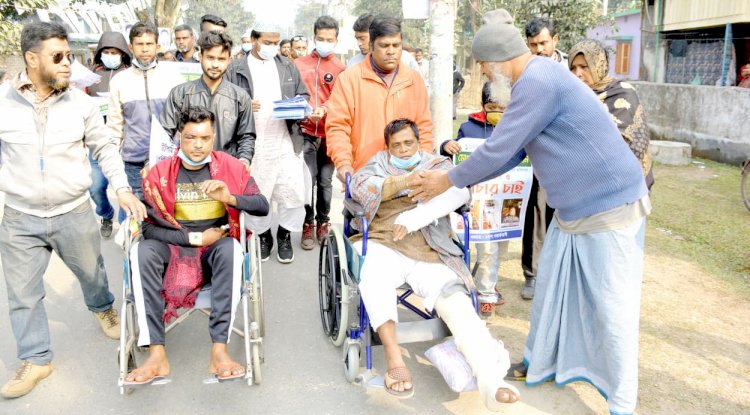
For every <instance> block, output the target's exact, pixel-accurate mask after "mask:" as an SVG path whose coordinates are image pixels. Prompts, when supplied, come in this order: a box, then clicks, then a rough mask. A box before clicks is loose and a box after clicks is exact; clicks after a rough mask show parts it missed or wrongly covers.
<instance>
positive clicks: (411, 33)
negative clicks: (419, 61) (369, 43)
mask: <svg viewBox="0 0 750 415" xmlns="http://www.w3.org/2000/svg"><path fill="white" fill-rule="evenodd" d="M364 13H372V14H374V15H378V14H387V15H390V16H393V17H395V18H397V19H400V20H401V21H402V23H401V36H402V38H403V41H404V45H408V46H412V47H415V48H422V49H425V50H428V49H429V47H430V44H429V39H430V23H429V20H423V19H404V12H403V9H402V8H401V0H380V1H371V0H355V2H354V14H355V15H357V16H359V15H362V14H364Z"/></svg>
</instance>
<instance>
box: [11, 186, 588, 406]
mask: <svg viewBox="0 0 750 415" xmlns="http://www.w3.org/2000/svg"><path fill="white" fill-rule="evenodd" d="M0 202H2V195H0ZM0 206H2V203H0ZM332 211H333V212H334V215H333V216H334V217H336V216H339V215H337V214H335V213H336V212H340V211H341V196H340V195H337V196H336V198H335V200H334V207H333V209H332ZM0 215H1V212H0ZM337 226H338V225H337ZM293 242H294V244H295V245H294V246H295V256H296V258H295V261H294V263H293V264H290V265H282V264H279V263H278V262H276V260H275V256H274V257H272V259H271V260H269V261H268V262H266V263H264V268H263V272H264V276H265V284H264V289H265V302H266V318H267V322H266V337H265V347H266V363H265V366H264V367H263V378H264V379H263V383H262V384H261V385H259V386H252V387H248V386H247V385H246V384H245V383H242V382H235V383H229V384H222V385H203V384H202V380H203V378H204V377H206V376H207V363H208V355H209V349H210V339H209V336H208V330H207V319H206V318H205V317H204V316H202V315H199V314H196V315H195V316H193V317H191V318H190V319H189V320H187V321H186V322H185V323H183V324H182V325H181V326H179V327H178V328H176V329H175V331H173V332H171V333H170V334H169V336H168V338H167V350H168V353H169V356H170V361H171V364H172V376H171V377H172V383H171V384H168V385H165V386H153V387H149V388H144V389H139V390H136V391H135V392H134V393H133V394H131V395H126V396H121V395H120V394H119V388H118V387H117V384H116V382H117V366H116V355H115V353H116V352H115V349H116V347H117V342H116V341H114V340H109V339H107V338H105V337H104V335H103V334H102V333H101V332H100V329H99V328H98V326H97V324H96V322H95V321H94V318H93V317H92V316H91V314H90V313H89V312H88V311H87V310H86V308H85V306H84V304H83V299H82V296H81V292H80V288H79V285H78V283H77V282H76V280H75V278H74V277H73V275H72V274H71V273H70V271H69V270H68V269H67V268H66V267H65V266H64V265H63V264H62V262H61V261H60V260H59V259H58V258H57V257H56V256H53V260H52V261H51V263H50V266H49V268H48V270H47V274H46V276H45V279H46V288H47V297H46V300H45V304H46V308H47V313H48V315H49V322H50V329H51V332H52V345H53V350H54V352H55V359H54V365H55V371H54V372H53V374H52V375H51V376H50V377H49V378H48V379H46V380H44V381H43V382H42V383H40V384H39V385H38V386H37V388H36V389H35V390H34V391H33V392H32V393H30V394H29V395H27V396H25V397H23V398H20V399H15V400H7V401H3V400H0V414H70V413H77V414H104V413H115V414H119V413H129V414H167V413H169V414H174V413H176V414H188V413H190V414H229V413H263V414H266V413H267V414H329V413H330V414H338V413H346V412H355V413H362V414H384V413H419V414H423V413H427V414H432V413H434V414H448V413H453V414H482V413H485V412H486V411H485V409H484V407H483V406H482V404H481V403H480V402H479V394H478V393H477V392H468V393H462V394H457V393H454V392H452V391H451V390H450V389H449V388H448V386H447V385H446V384H445V382H444V381H443V379H442V378H441V377H440V375H439V373H438V372H437V370H436V369H435V368H433V367H432V366H431V364H430V363H429V362H428V361H427V360H426V359H425V358H424V350H426V349H427V348H428V347H429V346H430V345H431V344H425V343H418V344H411V345H408V346H407V347H405V348H404V353H405V355H406V358H407V360H406V362H407V365H408V366H409V367H410V368H411V370H412V374H413V376H414V379H415V387H416V393H415V396H414V398H412V399H409V400H396V399H393V398H391V397H390V396H389V395H387V394H386V393H385V392H384V391H383V390H365V389H364V388H362V387H360V386H357V385H352V384H349V383H347V382H346V380H345V379H344V376H343V364H342V359H341V350H340V349H338V348H336V347H334V346H333V345H332V344H331V342H330V341H329V340H328V339H327V338H326V337H325V336H324V335H323V332H322V329H321V325H320V314H319V310H318V294H317V281H316V272H317V254H318V251H317V247H316V249H315V250H314V251H302V250H301V249H299V248H296V247H298V246H299V234H296V235H293ZM71 243H75V241H71ZM102 251H103V254H104V258H105V262H106V267H107V271H108V275H109V286H110V289H111V290H112V292H113V293H115V296H116V298H117V299H116V302H115V305H116V306H117V307H118V308H119V305H120V304H121V303H120V300H121V289H122V288H121V287H122V285H121V284H122V283H121V281H122V280H121V278H122V266H121V254H120V252H119V250H118V248H117V247H115V245H114V244H113V243H112V242H111V241H109V240H105V241H103V242H102ZM1 274H2V272H1V271H0V275H1ZM0 310H7V294H6V290H5V284H0ZM493 333H494V334H496V335H500V334H502V333H500V332H498V330H497V329H493ZM0 339H1V340H0V381H2V382H5V380H6V379H8V377H9V376H11V375H12V372H13V371H14V370H15V367H16V365H17V360H16V357H15V355H16V353H15V342H14V341H13V337H12V335H11V330H10V323H9V319H8V315H7V313H6V312H4V311H3V312H0ZM232 339H233V341H232V342H231V343H230V350H231V351H232V353H233V354H234V356H236V357H237V358H239V357H241V356H242V347H241V341H239V340H240V338H239V337H237V336H233V338H232ZM374 364H375V367H376V368H383V367H384V363H383V358H382V349H379V348H376V349H375V359H374ZM519 386H520V385H519ZM521 392H522V394H523V399H524V401H523V402H521V403H517V404H515V405H512V406H509V407H508V409H507V410H506V411H504V412H505V413H509V414H511V413H512V414H544V413H549V414H560V413H570V414H584V413H594V412H592V409H590V408H589V407H588V406H587V405H585V404H584V403H583V402H582V401H581V400H580V397H579V396H577V394H576V393H574V392H571V391H570V390H569V388H565V389H563V390H560V389H556V388H553V387H551V386H548V385H545V386H542V387H539V388H534V389H526V388H523V387H522V388H521Z"/></svg>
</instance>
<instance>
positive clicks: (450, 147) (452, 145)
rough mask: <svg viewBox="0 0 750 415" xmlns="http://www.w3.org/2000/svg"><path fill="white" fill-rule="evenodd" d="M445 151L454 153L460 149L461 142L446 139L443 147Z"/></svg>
mask: <svg viewBox="0 0 750 415" xmlns="http://www.w3.org/2000/svg"><path fill="white" fill-rule="evenodd" d="M443 149H444V150H445V152H446V153H448V154H450V155H454V154H456V153H458V152H459V151H461V144H458V141H456V140H448V141H447V142H446V143H445V146H444V147H443Z"/></svg>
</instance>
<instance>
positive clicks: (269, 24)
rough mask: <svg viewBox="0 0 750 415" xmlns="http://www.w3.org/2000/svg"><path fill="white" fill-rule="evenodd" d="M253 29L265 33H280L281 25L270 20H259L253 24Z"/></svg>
mask: <svg viewBox="0 0 750 415" xmlns="http://www.w3.org/2000/svg"><path fill="white" fill-rule="evenodd" d="M253 30H255V31H256V32H265V33H281V26H279V24H278V23H276V22H273V21H270V20H259V21H257V22H255V24H254V25H253Z"/></svg>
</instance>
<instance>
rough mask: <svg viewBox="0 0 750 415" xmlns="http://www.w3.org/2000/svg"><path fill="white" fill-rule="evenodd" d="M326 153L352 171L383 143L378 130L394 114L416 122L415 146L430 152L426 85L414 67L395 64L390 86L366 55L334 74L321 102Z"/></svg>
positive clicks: (336, 163) (430, 123) (430, 136)
mask: <svg viewBox="0 0 750 415" xmlns="http://www.w3.org/2000/svg"><path fill="white" fill-rule="evenodd" d="M326 107H327V108H328V114H327V118H326V143H327V146H328V157H330V158H331V160H333V163H334V165H335V166H336V167H337V168H340V167H342V166H345V165H351V166H352V167H353V168H354V171H357V170H359V168H360V167H362V166H364V165H365V163H367V161H368V160H370V158H371V157H372V156H374V155H375V153H377V152H378V151H382V150H385V149H386V146H385V138H384V137H383V131H384V130H385V126H386V125H387V124H388V123H389V122H391V121H393V120H395V119H397V118H408V119H410V120H412V121H414V122H415V123H417V127H418V128H419V148H420V149H421V150H422V151H427V152H430V153H432V152H434V148H433V143H432V119H431V118H430V102H429V99H428V98H427V88H426V87H425V85H424V81H423V80H422V76H421V75H420V74H419V72H417V71H415V70H413V69H410V68H408V67H407V66H404V65H399V68H398V73H397V74H396V77H395V79H394V80H393V83H392V84H391V87H390V89H389V88H388V87H387V86H386V84H385V82H383V80H382V79H380V77H379V76H378V74H376V73H375V71H374V70H373V69H372V66H371V65H370V55H369V54H368V55H367V56H366V57H365V59H364V61H362V62H361V63H359V64H357V65H355V66H352V67H351V68H349V69H347V70H345V71H344V72H342V73H341V75H339V78H338V80H337V81H336V85H334V87H333V93H332V94H331V96H330V98H329V99H328V103H327V104H326Z"/></svg>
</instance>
